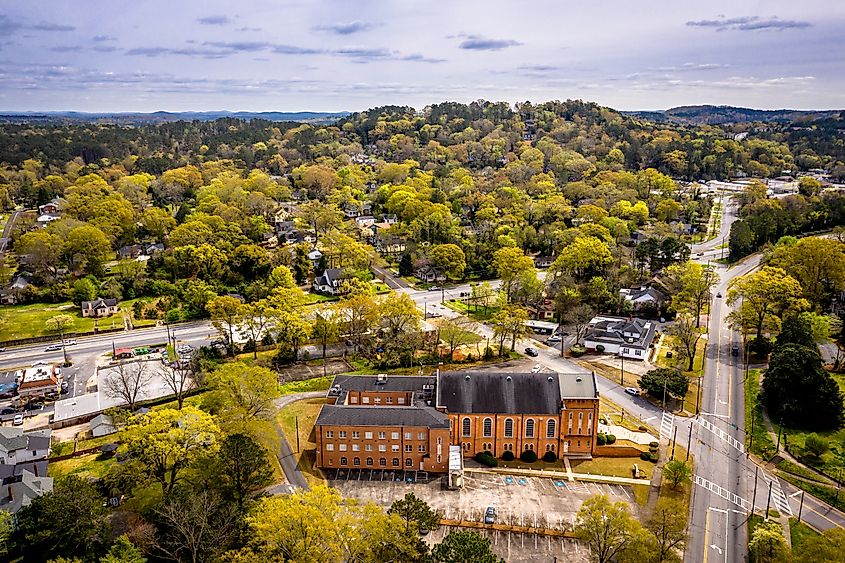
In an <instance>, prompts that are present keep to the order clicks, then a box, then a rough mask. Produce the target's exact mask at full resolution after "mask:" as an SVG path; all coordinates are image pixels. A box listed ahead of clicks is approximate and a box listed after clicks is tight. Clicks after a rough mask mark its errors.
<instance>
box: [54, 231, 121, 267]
mask: <svg viewBox="0 0 845 563" xmlns="http://www.w3.org/2000/svg"><path fill="white" fill-rule="evenodd" d="M110 252H111V243H110V242H109V239H108V237H106V235H105V233H103V231H101V230H100V229H98V228H97V227H94V226H93V225H82V226H80V227H76V228H75V229H73V230H71V231H70V232H69V233H68V235H67V238H66V239H65V244H64V249H63V253H64V255H65V256H66V257H67V259H68V264H69V265H70V266H71V267H78V268H80V269H81V270H83V271H84V272H86V273H88V274H93V275H95V276H98V275H100V274H102V271H103V264H104V263H105V261H106V260H108V258H109V253H110Z"/></svg>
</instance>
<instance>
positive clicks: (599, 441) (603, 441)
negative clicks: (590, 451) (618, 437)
mask: <svg viewBox="0 0 845 563" xmlns="http://www.w3.org/2000/svg"><path fill="white" fill-rule="evenodd" d="M606 443H607V437H606V436H605V435H604V434H599V435H598V436H596V444H598V445H599V446H603V445H605V444H606Z"/></svg>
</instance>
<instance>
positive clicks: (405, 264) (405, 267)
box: [399, 252, 414, 277]
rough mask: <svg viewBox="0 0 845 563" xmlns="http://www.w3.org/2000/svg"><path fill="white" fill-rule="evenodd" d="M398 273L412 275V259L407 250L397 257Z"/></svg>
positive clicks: (405, 275)
mask: <svg viewBox="0 0 845 563" xmlns="http://www.w3.org/2000/svg"><path fill="white" fill-rule="evenodd" d="M399 275H400V276H402V277H408V276H412V275H414V261H413V260H412V259H411V255H410V254H408V253H407V252H406V253H405V254H403V255H402V257H401V258H400V259H399Z"/></svg>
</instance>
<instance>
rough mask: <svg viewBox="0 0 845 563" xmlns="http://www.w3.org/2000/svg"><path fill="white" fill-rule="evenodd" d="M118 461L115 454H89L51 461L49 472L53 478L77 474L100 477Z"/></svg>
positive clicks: (94, 477)
mask: <svg viewBox="0 0 845 563" xmlns="http://www.w3.org/2000/svg"><path fill="white" fill-rule="evenodd" d="M115 463H116V461H115V456H114V455H112V456H108V457H104V456H103V455H102V454H96V453H95V454H87V455H83V456H79V457H74V458H71V459H65V460H62V461H53V462H50V465H49V468H48V474H49V475H50V477H53V478H61V477H66V476H68V475H77V476H79V477H88V478H93V479H99V478H101V477H103V476H104V475H105V474H106V472H108V470H109V468H110V467H111V466H112V465H114V464H115Z"/></svg>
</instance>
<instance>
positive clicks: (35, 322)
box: [0, 301, 155, 341]
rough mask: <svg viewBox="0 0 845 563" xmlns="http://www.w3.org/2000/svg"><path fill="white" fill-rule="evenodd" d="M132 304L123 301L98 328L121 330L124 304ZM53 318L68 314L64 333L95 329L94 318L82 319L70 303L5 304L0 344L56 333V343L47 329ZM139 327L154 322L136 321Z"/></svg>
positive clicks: (0, 311) (0, 330)
mask: <svg viewBox="0 0 845 563" xmlns="http://www.w3.org/2000/svg"><path fill="white" fill-rule="evenodd" d="M132 302H133V301H122V302H121V303H120V309H119V310H118V312H117V314H116V315H112V316H111V317H107V318H104V319H100V320H99V322H98V326H99V327H100V328H101V329H106V328H112V326H114V327H117V328H122V327H123V313H124V312H126V311H127V304H128V306H129V307H130V308H129V309H128V310H129V311H130V312H131V305H132ZM56 315H70V317H71V318H73V324H72V325H71V326H70V327H69V328H67V329H66V330H65V332H66V333H72V332H91V331H93V330H94V319H91V318H82V315H81V314H80V313H79V307H78V306H76V305H74V304H73V303H70V302H66V303H56V304H45V303H34V304H32V305H7V306H5V307H3V308H2V309H0V341H7V340H18V339H21V338H34V337H37V336H47V335H50V334H56V340H57V341H58V339H59V336H58V334H57V333H55V332H53V331H50V330H48V329H47V325H46V322H47V319H50V318H52V317H55V316H56ZM139 322H140V323H141V324H136V326H147V324H155V321H146V320H141V321H139Z"/></svg>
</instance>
